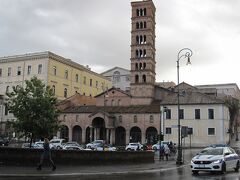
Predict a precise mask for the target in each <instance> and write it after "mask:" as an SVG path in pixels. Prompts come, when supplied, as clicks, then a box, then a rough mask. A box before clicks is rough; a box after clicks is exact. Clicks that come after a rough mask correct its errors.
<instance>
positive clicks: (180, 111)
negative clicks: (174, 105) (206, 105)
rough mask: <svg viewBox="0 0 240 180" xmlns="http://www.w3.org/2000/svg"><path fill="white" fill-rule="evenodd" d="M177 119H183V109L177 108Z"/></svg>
mask: <svg viewBox="0 0 240 180" xmlns="http://www.w3.org/2000/svg"><path fill="white" fill-rule="evenodd" d="M179 119H184V109H179Z"/></svg>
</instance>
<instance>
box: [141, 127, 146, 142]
mask: <svg viewBox="0 0 240 180" xmlns="http://www.w3.org/2000/svg"><path fill="white" fill-rule="evenodd" d="M145 142H146V132H145V130H142V138H141V144H145Z"/></svg>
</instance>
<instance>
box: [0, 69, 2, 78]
mask: <svg viewBox="0 0 240 180" xmlns="http://www.w3.org/2000/svg"><path fill="white" fill-rule="evenodd" d="M0 77H2V68H0Z"/></svg>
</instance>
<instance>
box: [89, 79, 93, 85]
mask: <svg viewBox="0 0 240 180" xmlns="http://www.w3.org/2000/svg"><path fill="white" fill-rule="evenodd" d="M89 85H90V86H91V87H92V79H90V81H89Z"/></svg>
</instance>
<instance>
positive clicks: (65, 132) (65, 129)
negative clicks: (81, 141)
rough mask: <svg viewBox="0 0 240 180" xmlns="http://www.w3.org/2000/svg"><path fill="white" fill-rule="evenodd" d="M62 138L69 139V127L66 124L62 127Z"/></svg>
mask: <svg viewBox="0 0 240 180" xmlns="http://www.w3.org/2000/svg"><path fill="white" fill-rule="evenodd" d="M60 138H61V139H66V141H68V139H69V129H68V127H67V126H66V125H62V126H61V128H60Z"/></svg>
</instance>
